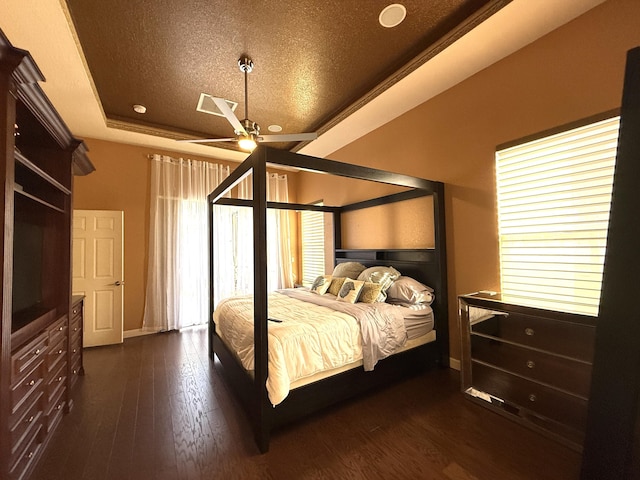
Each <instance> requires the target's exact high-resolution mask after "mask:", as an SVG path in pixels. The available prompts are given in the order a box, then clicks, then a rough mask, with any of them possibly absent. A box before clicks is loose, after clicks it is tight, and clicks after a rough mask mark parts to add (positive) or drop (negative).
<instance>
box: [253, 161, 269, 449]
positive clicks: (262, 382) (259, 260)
mask: <svg viewBox="0 0 640 480" xmlns="http://www.w3.org/2000/svg"><path fill="white" fill-rule="evenodd" d="M265 155H266V154H265V152H264V150H262V149H258V150H256V151H255V152H254V153H253V154H252V157H253V159H252V160H253V177H252V178H253V258H254V260H253V302H254V303H253V345H254V365H255V377H254V388H255V393H256V396H255V398H256V405H255V415H256V424H257V425H258V426H259V427H258V428H257V429H256V431H255V432H254V433H255V437H256V443H257V444H258V448H259V449H260V451H261V452H266V451H267V450H268V449H269V431H270V418H269V416H268V415H269V405H270V403H269V397H268V394H267V376H268V375H269V366H268V356H269V342H268V336H267V322H268V320H267V315H268V311H267V234H266V232H267V166H266V165H267V164H266V159H265Z"/></svg>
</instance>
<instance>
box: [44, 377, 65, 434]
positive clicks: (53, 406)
mask: <svg viewBox="0 0 640 480" xmlns="http://www.w3.org/2000/svg"><path fill="white" fill-rule="evenodd" d="M66 391H67V388H66V385H64V384H62V385H61V386H60V388H59V389H58V390H56V391H55V396H54V397H53V398H52V399H51V401H50V402H49V404H48V405H47V409H46V410H45V412H44V413H45V420H46V421H45V428H46V431H47V432H51V431H53V430H54V429H55V427H56V425H57V424H58V423H59V422H60V420H61V419H62V412H63V410H64V404H65V392H66Z"/></svg>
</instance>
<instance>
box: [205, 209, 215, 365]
mask: <svg viewBox="0 0 640 480" xmlns="http://www.w3.org/2000/svg"><path fill="white" fill-rule="evenodd" d="M207 207H208V211H207V230H208V233H209V247H210V248H209V320H208V322H207V323H208V326H209V328H207V333H208V335H207V339H208V341H209V358H210V359H212V360H213V335H214V333H215V329H216V326H215V324H214V323H213V306H214V305H215V298H214V297H213V292H214V290H213V268H214V265H213V248H211V247H213V245H214V243H213V203H212V202H211V201H210V200H209V201H207Z"/></svg>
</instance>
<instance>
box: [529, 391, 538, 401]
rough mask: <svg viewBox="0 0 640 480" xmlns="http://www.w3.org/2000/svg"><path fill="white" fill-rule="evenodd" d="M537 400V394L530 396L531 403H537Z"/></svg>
mask: <svg viewBox="0 0 640 480" xmlns="http://www.w3.org/2000/svg"><path fill="white" fill-rule="evenodd" d="M537 399H538V397H536V396H535V394H533V393H532V394H531V395H529V401H531V402H535V401H536V400H537Z"/></svg>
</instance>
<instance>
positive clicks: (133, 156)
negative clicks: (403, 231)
mask: <svg viewBox="0 0 640 480" xmlns="http://www.w3.org/2000/svg"><path fill="white" fill-rule="evenodd" d="M85 143H86V144H87V146H88V147H89V157H90V158H91V161H92V162H93V164H94V165H95V167H96V171H95V172H93V173H91V174H90V175H87V176H85V177H76V178H75V183H74V208H76V209H85V210H123V211H124V252H125V253H124V269H125V275H124V276H125V281H126V283H125V295H124V329H125V330H135V329H138V328H141V327H142V318H143V314H144V297H145V290H146V277H147V260H148V254H147V250H148V245H149V188H150V172H151V161H150V160H149V159H148V158H147V155H149V154H150V153H159V154H163V155H169V156H173V157H179V156H180V155H179V154H177V153H176V152H168V151H163V150H160V149H152V148H149V147H138V146H133V145H124V144H120V143H114V142H107V141H103V140H96V139H91V138H89V139H85ZM184 157H185V158H187V156H186V155H184ZM188 158H193V159H195V160H204V161H210V162H215V163H223V164H230V163H229V162H225V161H220V160H214V159H211V158H204V157H197V156H193V155H189V156H188ZM230 165H231V168H232V169H233V167H234V165H235V164H233V163H231V164H230ZM287 174H288V176H289V182H295V176H296V175H297V174H295V173H291V172H287ZM291 201H295V195H292V196H291ZM292 221H294V222H295V217H293V220H292ZM294 231H295V230H294ZM293 242H294V243H295V242H297V236H294V238H293ZM296 249H297V244H295V245H294V251H296Z"/></svg>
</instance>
